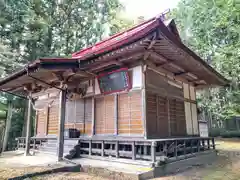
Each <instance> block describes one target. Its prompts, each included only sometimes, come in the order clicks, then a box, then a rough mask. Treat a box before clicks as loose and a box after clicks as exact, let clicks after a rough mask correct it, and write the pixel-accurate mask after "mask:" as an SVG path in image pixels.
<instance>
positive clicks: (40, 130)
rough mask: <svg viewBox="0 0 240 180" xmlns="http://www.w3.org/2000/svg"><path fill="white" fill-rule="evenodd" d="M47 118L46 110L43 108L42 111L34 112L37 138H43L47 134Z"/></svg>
mask: <svg viewBox="0 0 240 180" xmlns="http://www.w3.org/2000/svg"><path fill="white" fill-rule="evenodd" d="M47 118H48V110H47V108H44V109H43V110H38V111H37V112H36V121H37V136H45V135H46V134H47V129H46V127H47V124H46V123H47Z"/></svg>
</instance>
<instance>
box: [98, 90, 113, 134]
mask: <svg viewBox="0 0 240 180" xmlns="http://www.w3.org/2000/svg"><path fill="white" fill-rule="evenodd" d="M95 107H96V109H95V112H96V116H95V117H96V121H95V133H96V134H114V129H115V124H114V96H113V95H108V96H103V97H98V98H96V106H95Z"/></svg>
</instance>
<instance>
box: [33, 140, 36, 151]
mask: <svg viewBox="0 0 240 180" xmlns="http://www.w3.org/2000/svg"><path fill="white" fill-rule="evenodd" d="M33 149H34V150H35V149H36V139H33Z"/></svg>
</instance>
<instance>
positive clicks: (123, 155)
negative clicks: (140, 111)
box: [16, 137, 215, 165]
mask: <svg viewBox="0 0 240 180" xmlns="http://www.w3.org/2000/svg"><path fill="white" fill-rule="evenodd" d="M56 139H57V138H51V137H45V138H38V137H32V138H31V143H30V148H31V149H38V148H39V146H41V145H42V143H43V142H46V141H48V140H56ZM16 140H17V142H18V143H17V148H24V147H25V138H24V137H20V138H17V139H16ZM65 140H67V139H65ZM78 140H79V145H78V146H79V148H78V151H80V153H78V154H80V156H81V157H89V158H98V157H101V158H102V157H113V158H117V159H128V160H134V161H138V160H141V161H145V162H150V163H152V164H153V165H155V164H157V163H161V162H166V161H167V162H173V161H177V160H181V159H186V158H189V157H192V156H195V155H197V154H199V153H204V152H206V151H211V150H215V141H214V138H208V137H206V138H203V137H188V138H172V139H151V140H145V139H134V138H133V139H125V138H124V139H119V138H118V139H105V138H104V137H101V138H99V137H98V138H97V139H95V138H79V139H78Z"/></svg>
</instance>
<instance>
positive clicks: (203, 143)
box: [202, 139, 205, 151]
mask: <svg viewBox="0 0 240 180" xmlns="http://www.w3.org/2000/svg"><path fill="white" fill-rule="evenodd" d="M202 145H203V151H205V140H204V139H202Z"/></svg>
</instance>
